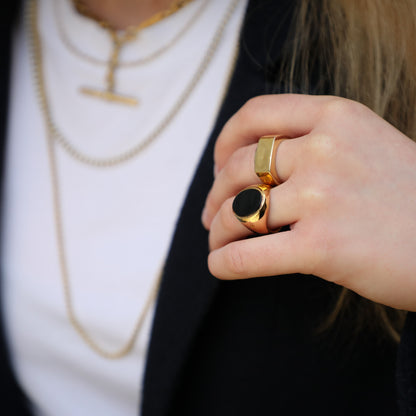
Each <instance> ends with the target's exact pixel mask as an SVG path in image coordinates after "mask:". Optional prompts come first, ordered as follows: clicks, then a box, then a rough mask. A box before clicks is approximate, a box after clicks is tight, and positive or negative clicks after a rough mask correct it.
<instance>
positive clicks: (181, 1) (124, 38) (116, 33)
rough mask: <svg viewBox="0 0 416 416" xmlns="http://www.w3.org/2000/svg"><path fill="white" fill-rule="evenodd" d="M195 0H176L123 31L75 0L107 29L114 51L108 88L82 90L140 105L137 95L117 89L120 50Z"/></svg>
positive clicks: (107, 98)
mask: <svg viewBox="0 0 416 416" xmlns="http://www.w3.org/2000/svg"><path fill="white" fill-rule="evenodd" d="M191 1H193V0H176V1H174V2H173V3H171V5H170V6H169V7H168V8H167V9H165V10H162V11H160V12H158V13H156V14H154V15H152V16H150V17H149V18H148V19H146V20H145V21H143V22H141V23H140V24H138V25H135V26H128V27H127V28H126V29H124V30H123V31H120V30H117V29H116V28H115V27H114V26H113V25H111V23H109V22H108V21H106V20H102V19H100V18H99V17H98V16H97V15H95V14H94V13H92V11H91V10H90V9H89V8H88V7H87V6H86V5H85V3H84V1H83V0H73V3H74V6H75V8H76V9H77V11H78V12H79V13H80V14H82V15H84V16H85V17H87V18H90V19H93V20H95V21H96V22H97V23H98V24H99V25H100V26H101V27H102V28H103V29H105V30H106V31H107V32H108V33H109V35H110V37H111V42H112V48H113V50H112V52H111V55H110V57H109V59H108V61H107V75H106V89H104V90H102V89H97V88H91V87H82V88H81V92H82V93H83V94H87V95H90V96H93V97H98V98H102V99H104V100H107V101H113V102H117V103H121V104H126V105H130V106H135V105H138V103H139V102H138V100H137V98H135V97H129V96H126V95H124V94H120V93H118V92H116V90H115V72H116V69H117V68H118V67H119V66H120V52H121V49H122V48H123V47H124V46H125V45H126V44H127V43H130V42H132V41H133V40H135V39H136V38H137V35H138V34H139V32H140V31H142V30H143V29H145V28H147V27H149V26H152V25H154V24H156V23H158V22H160V21H161V20H163V19H165V18H166V17H168V16H171V15H172V14H174V13H176V12H177V11H178V10H180V9H182V8H183V7H185V6H186V5H187V4H188V3H190V2H191Z"/></svg>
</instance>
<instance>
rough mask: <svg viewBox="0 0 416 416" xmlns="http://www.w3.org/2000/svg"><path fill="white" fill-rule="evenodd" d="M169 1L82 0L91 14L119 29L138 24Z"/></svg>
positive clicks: (160, 9) (168, 4)
mask: <svg viewBox="0 0 416 416" xmlns="http://www.w3.org/2000/svg"><path fill="white" fill-rule="evenodd" d="M171 3H172V0H82V4H83V5H85V7H86V9H87V10H88V11H89V12H90V13H91V14H92V15H93V16H95V17H96V18H97V19H98V20H101V21H104V22H107V23H108V24H109V25H110V26H111V27H113V28H114V29H119V30H123V29H126V28H127V27H129V26H137V25H139V24H140V23H142V22H144V21H145V20H146V19H148V18H149V17H151V16H153V15H154V14H155V13H158V12H160V11H162V10H165V9H166V8H168V7H169V6H170V4H171Z"/></svg>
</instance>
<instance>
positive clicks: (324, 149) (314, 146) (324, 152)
mask: <svg viewBox="0 0 416 416" xmlns="http://www.w3.org/2000/svg"><path fill="white" fill-rule="evenodd" d="M308 144H309V145H308V154H309V155H310V156H314V157H315V158H317V159H318V161H319V162H323V161H325V160H328V159H331V158H332V157H333V156H334V155H335V154H336V153H337V151H338V144H337V142H336V140H334V138H333V137H331V136H329V135H327V134H314V135H313V136H311V138H310V140H309V141H308Z"/></svg>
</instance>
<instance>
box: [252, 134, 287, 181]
mask: <svg viewBox="0 0 416 416" xmlns="http://www.w3.org/2000/svg"><path fill="white" fill-rule="evenodd" d="M283 140H287V137H284V136H279V135H274V136H262V137H260V139H259V141H258V143H257V149H256V155H255V157H254V170H255V172H256V175H257V176H258V177H259V178H260V180H261V181H262V182H263V183H264V184H266V185H271V186H275V185H279V184H280V183H282V180H281V179H280V178H279V175H278V174H277V170H276V153H277V149H278V147H279V145H280V143H282V141H283Z"/></svg>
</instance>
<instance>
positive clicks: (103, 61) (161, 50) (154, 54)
mask: <svg viewBox="0 0 416 416" xmlns="http://www.w3.org/2000/svg"><path fill="white" fill-rule="evenodd" d="M208 3H209V1H208V0H203V1H202V2H201V5H200V6H199V7H198V8H197V9H196V10H195V13H193V14H192V16H191V17H190V18H189V19H188V21H187V22H186V24H185V25H184V26H183V27H182V29H181V30H179V32H177V33H176V34H175V36H174V37H173V38H172V39H171V40H170V41H169V42H167V43H166V44H164V45H162V46H161V47H160V48H159V49H156V50H155V51H153V52H152V53H150V54H149V55H147V56H144V57H142V58H138V59H133V60H131V61H124V62H119V63H118V66H119V67H120V68H131V67H134V66H139V65H145V64H148V63H149V62H152V61H153V60H154V59H156V58H158V57H159V56H161V55H162V54H163V53H164V52H165V51H167V50H168V49H170V48H171V47H172V46H173V45H175V44H176V43H177V42H178V41H179V40H180V38H181V37H182V36H183V35H184V34H185V33H186V32H187V31H188V30H189V29H190V28H191V27H192V25H193V24H194V23H195V22H196V20H197V19H198V17H199V16H200V15H201V13H202V12H203V11H204V9H205V7H206V6H207V4H208ZM58 6H59V2H57V1H56V2H54V13H55V20H56V22H57V26H58V32H59V36H60V38H61V40H62V43H63V44H64V45H65V47H66V48H67V49H68V50H69V51H70V52H71V53H72V54H73V55H75V56H78V57H79V58H81V59H83V60H84V61H87V62H89V63H91V64H93V65H97V66H107V65H108V59H99V58H96V57H94V56H91V55H88V54H87V53H85V52H84V51H82V50H81V49H78V48H77V47H76V46H75V45H74V44H73V43H72V42H71V40H70V39H69V37H68V35H67V33H66V32H65V30H64V23H63V22H62V18H61V15H60V13H59V10H58Z"/></svg>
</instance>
